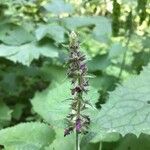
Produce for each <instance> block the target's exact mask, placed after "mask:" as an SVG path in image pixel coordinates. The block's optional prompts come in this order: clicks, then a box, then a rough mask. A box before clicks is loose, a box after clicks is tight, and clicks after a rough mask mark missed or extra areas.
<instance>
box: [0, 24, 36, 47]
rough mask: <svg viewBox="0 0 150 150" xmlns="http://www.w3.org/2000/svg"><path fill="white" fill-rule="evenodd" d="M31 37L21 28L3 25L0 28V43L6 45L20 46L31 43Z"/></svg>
mask: <svg viewBox="0 0 150 150" xmlns="http://www.w3.org/2000/svg"><path fill="white" fill-rule="evenodd" d="M33 39H34V38H33V35H32V34H31V33H29V32H28V31H27V30H25V29H24V28H23V27H21V26H17V25H13V24H3V25H1V26H0V41H2V42H3V43H5V44H8V45H21V44H25V43H28V42H31V41H33Z"/></svg>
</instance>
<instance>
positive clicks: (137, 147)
mask: <svg viewBox="0 0 150 150" xmlns="http://www.w3.org/2000/svg"><path fill="white" fill-rule="evenodd" d="M127 149H131V150H148V149H150V135H146V134H141V135H140V136H139V138H137V137H136V136H135V135H134V134H127V135H126V136H125V137H124V138H123V139H121V141H120V142H119V144H118V146H117V148H116V149H115V150H127Z"/></svg>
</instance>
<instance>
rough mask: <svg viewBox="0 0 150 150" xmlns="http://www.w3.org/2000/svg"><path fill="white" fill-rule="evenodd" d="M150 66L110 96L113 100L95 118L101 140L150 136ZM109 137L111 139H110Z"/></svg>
mask: <svg viewBox="0 0 150 150" xmlns="http://www.w3.org/2000/svg"><path fill="white" fill-rule="evenodd" d="M149 93H150V65H149V66H148V67H145V68H144V70H143V71H142V73H141V74H140V75H139V76H134V77H132V78H131V79H129V80H128V81H127V82H125V83H123V85H120V86H118V87H117V88H116V90H115V91H113V92H111V93H110V96H109V101H108V102H107V103H106V104H104V105H102V109H101V110H100V112H99V113H98V114H97V116H96V117H95V119H94V126H93V127H94V128H93V130H95V131H94V132H96V133H97V136H96V137H95V138H94V139H93V141H97V139H99V140H100V139H101V140H103V138H104V137H105V136H106V135H107V134H110V133H115V132H118V133H121V134H122V135H125V134H127V133H133V134H135V135H137V136H139V134H140V133H147V134H149V133H150V126H149V123H150V115H149V113H150V101H149V97H150V94H149ZM108 138H109V137H108Z"/></svg>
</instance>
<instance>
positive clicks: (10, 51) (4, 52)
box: [0, 43, 58, 66]
mask: <svg viewBox="0 0 150 150" xmlns="http://www.w3.org/2000/svg"><path fill="white" fill-rule="evenodd" d="M40 55H43V56H46V57H51V58H53V57H58V48H57V47H54V46H52V45H51V44H46V45H38V44H36V43H29V44H25V45H21V46H6V45H3V44H2V45H0V57H5V58H7V59H9V60H12V61H13V62H15V63H16V62H19V63H22V64H23V65H27V66H29V65H30V63H31V62H32V60H34V59H38V58H39V56H40Z"/></svg>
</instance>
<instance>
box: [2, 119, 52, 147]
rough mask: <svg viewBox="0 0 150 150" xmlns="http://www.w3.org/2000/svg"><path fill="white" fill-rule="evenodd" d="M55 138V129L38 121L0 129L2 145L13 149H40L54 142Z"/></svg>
mask: <svg viewBox="0 0 150 150" xmlns="http://www.w3.org/2000/svg"><path fill="white" fill-rule="evenodd" d="M29 135H30V136H29ZM54 138H55V132H54V130H53V129H52V128H51V127H49V126H48V125H45V124H44V123H38V122H32V123H22V124H19V125H17V126H14V127H10V128H7V129H3V130H1V131H0V145H4V146H5V147H6V148H7V149H13V150H18V149H19V150H25V149H28V150H34V149H36V150H40V149H41V148H42V147H43V146H46V145H49V144H50V143H52V141H53V140H54Z"/></svg>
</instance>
